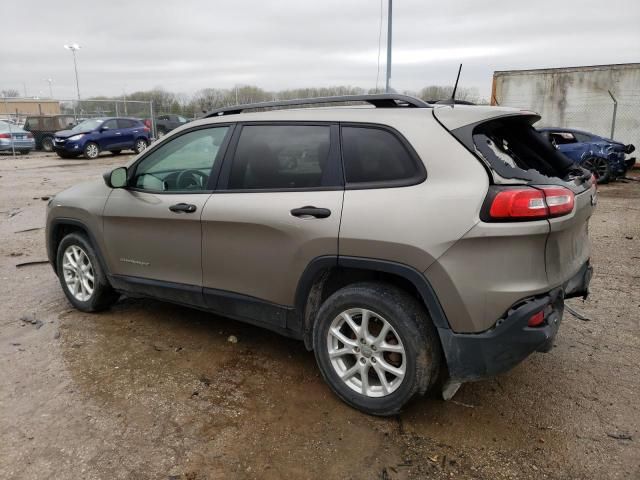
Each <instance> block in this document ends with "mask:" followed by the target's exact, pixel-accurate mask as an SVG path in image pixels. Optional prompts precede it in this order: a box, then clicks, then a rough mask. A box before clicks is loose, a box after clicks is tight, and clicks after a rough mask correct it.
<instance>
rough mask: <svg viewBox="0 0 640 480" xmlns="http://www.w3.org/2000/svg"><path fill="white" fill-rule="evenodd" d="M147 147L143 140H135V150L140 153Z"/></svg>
mask: <svg viewBox="0 0 640 480" xmlns="http://www.w3.org/2000/svg"><path fill="white" fill-rule="evenodd" d="M146 148H147V142H145V141H144V140H138V141H137V142H136V152H138V153H140V152H142V151H144V150H145V149H146Z"/></svg>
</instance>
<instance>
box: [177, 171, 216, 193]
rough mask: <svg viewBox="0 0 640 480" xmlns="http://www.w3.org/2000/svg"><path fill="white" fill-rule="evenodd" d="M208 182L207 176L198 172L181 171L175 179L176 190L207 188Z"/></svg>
mask: <svg viewBox="0 0 640 480" xmlns="http://www.w3.org/2000/svg"><path fill="white" fill-rule="evenodd" d="M208 180H209V176H208V175H206V174H204V173H202V172H201V171H200V170H194V169H191V170H183V171H181V172H180V173H179V174H178V177H177V178H176V188H177V189H178V190H189V189H190V188H193V187H197V188H203V187H206V186H207V181H208Z"/></svg>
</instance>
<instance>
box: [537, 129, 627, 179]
mask: <svg viewBox="0 0 640 480" xmlns="http://www.w3.org/2000/svg"><path fill="white" fill-rule="evenodd" d="M538 131H539V132H540V133H542V134H543V135H544V136H545V137H547V138H548V139H549V141H550V142H551V143H553V144H554V145H555V146H556V148H557V149H558V150H559V151H561V152H562V153H564V154H565V155H566V156H567V157H569V158H570V159H571V160H573V161H574V162H576V163H577V164H578V165H581V166H582V167H584V168H586V169H588V170H591V171H592V172H593V173H594V174H595V175H596V177H597V178H598V183H607V182H608V181H610V180H615V179H616V178H618V177H624V176H625V174H626V173H627V170H629V169H630V168H631V167H633V165H634V164H635V162H636V159H635V158H628V157H627V156H626V155H628V154H630V153H632V152H633V151H634V150H635V147H634V146H633V145H631V144H629V145H625V144H623V143H620V142H616V141H615V140H611V139H608V138H604V137H600V136H598V135H594V134H593V133H588V132H583V131H581V130H575V129H572V128H540V129H538Z"/></svg>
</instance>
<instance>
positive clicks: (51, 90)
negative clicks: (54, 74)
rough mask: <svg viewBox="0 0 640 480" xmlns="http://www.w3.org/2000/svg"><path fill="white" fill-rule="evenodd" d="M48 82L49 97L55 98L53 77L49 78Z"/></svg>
mask: <svg viewBox="0 0 640 480" xmlns="http://www.w3.org/2000/svg"><path fill="white" fill-rule="evenodd" d="M47 83H48V84H49V98H53V88H52V87H51V84H52V83H53V78H47Z"/></svg>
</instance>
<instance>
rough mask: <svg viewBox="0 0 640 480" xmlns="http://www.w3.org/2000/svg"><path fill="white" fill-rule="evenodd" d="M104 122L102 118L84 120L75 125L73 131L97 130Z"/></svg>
mask: <svg viewBox="0 0 640 480" xmlns="http://www.w3.org/2000/svg"><path fill="white" fill-rule="evenodd" d="M102 123H104V120H102V119H101V118H95V119H93V120H85V121H84V122H82V123H79V124H78V125H76V126H75V127H73V128H72V129H71V131H72V132H88V131H90V130H95V129H96V128H98V127H99V126H100V125H101V124H102Z"/></svg>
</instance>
